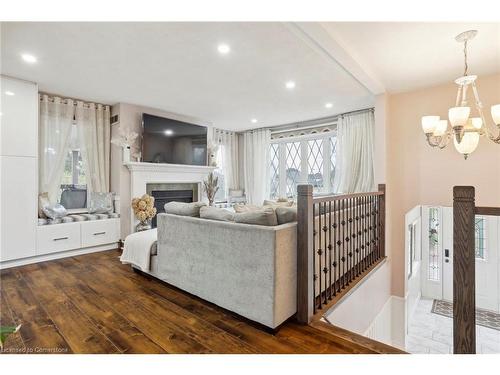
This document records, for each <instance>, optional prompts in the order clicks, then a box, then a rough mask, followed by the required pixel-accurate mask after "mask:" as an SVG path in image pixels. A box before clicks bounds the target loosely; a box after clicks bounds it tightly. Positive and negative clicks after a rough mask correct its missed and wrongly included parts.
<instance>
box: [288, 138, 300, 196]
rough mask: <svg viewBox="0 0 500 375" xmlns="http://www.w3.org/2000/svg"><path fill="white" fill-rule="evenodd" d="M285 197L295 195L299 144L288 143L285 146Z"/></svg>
mask: <svg viewBox="0 0 500 375" xmlns="http://www.w3.org/2000/svg"><path fill="white" fill-rule="evenodd" d="M285 163H286V196H287V197H294V196H295V195H297V184H298V182H299V179H300V172H301V151H300V142H290V143H287V144H286V160H285Z"/></svg>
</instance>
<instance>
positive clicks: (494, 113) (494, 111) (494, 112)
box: [491, 104, 500, 125]
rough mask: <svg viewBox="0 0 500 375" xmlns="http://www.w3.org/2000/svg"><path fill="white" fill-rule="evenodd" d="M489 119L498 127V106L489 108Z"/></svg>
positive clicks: (499, 120) (499, 122)
mask: <svg viewBox="0 0 500 375" xmlns="http://www.w3.org/2000/svg"><path fill="white" fill-rule="evenodd" d="M491 117H493V122H494V123H495V124H496V125H500V104H495V105H492V106H491Z"/></svg>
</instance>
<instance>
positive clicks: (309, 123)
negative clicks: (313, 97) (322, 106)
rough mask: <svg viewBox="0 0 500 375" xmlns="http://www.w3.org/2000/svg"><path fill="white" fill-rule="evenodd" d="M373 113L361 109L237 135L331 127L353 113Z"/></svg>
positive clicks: (370, 110)
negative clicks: (265, 130)
mask: <svg viewBox="0 0 500 375" xmlns="http://www.w3.org/2000/svg"><path fill="white" fill-rule="evenodd" d="M374 111H375V108H374V107H369V108H363V109H356V110H354V111H349V112H344V113H339V114H336V115H333V116H328V117H321V118H317V119H312V120H305V121H299V122H291V123H289V124H283V125H278V126H267V127H262V128H255V129H248V130H241V131H239V132H238V133H244V132H246V131H252V130H259V129H269V130H271V133H278V132H282V131H284V130H292V129H300V128H305V127H313V126H314V125H316V126H321V125H332V124H333V123H335V122H336V121H337V120H338V119H339V118H341V117H342V116H345V115H352V114H355V113H364V112H374Z"/></svg>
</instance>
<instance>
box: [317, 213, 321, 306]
mask: <svg viewBox="0 0 500 375" xmlns="http://www.w3.org/2000/svg"><path fill="white" fill-rule="evenodd" d="M318 211H319V215H318V234H319V237H318V252H317V254H318V264H319V268H318V275H319V301H318V302H319V305H318V308H319V309H321V307H322V299H321V287H322V285H321V280H322V278H321V273H322V270H321V268H322V267H321V251H322V250H321V232H322V230H321V204H318Z"/></svg>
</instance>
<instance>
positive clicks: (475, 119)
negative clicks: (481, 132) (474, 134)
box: [470, 117, 483, 129]
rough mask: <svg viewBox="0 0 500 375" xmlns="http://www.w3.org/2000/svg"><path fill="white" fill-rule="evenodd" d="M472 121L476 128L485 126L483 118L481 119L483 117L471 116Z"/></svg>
mask: <svg viewBox="0 0 500 375" xmlns="http://www.w3.org/2000/svg"><path fill="white" fill-rule="evenodd" d="M470 123H471V125H472V127H473V128H474V129H481V126H483V120H481V117H473V118H471V119H470Z"/></svg>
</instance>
